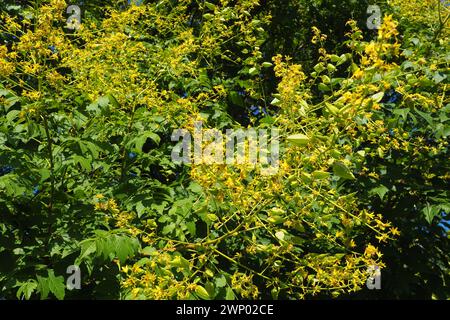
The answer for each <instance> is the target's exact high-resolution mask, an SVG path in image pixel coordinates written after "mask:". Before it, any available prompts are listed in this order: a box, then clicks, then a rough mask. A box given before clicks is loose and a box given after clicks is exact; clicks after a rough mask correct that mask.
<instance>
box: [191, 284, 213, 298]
mask: <svg viewBox="0 0 450 320" xmlns="http://www.w3.org/2000/svg"><path fill="white" fill-rule="evenodd" d="M195 293H196V294H197V296H198V297H200V298H201V299H203V300H211V297H210V296H209V293H208V291H206V289H205V288H203V287H202V286H199V285H197V287H196V288H195Z"/></svg>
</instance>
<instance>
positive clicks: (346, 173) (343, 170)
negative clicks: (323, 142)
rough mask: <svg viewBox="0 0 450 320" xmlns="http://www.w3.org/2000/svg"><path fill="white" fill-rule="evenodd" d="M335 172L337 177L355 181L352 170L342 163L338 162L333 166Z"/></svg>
mask: <svg viewBox="0 0 450 320" xmlns="http://www.w3.org/2000/svg"><path fill="white" fill-rule="evenodd" d="M333 172H334V174H335V175H337V176H338V177H340V178H343V179H348V180H354V179H355V176H354V175H353V173H352V172H351V171H350V169H349V168H348V167H347V166H346V165H345V164H344V163H342V162H340V161H336V162H335V163H334V164H333Z"/></svg>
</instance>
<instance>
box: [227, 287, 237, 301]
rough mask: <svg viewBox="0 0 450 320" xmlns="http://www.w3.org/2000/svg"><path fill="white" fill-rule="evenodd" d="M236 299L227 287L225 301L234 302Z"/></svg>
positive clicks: (231, 290)
mask: <svg viewBox="0 0 450 320" xmlns="http://www.w3.org/2000/svg"><path fill="white" fill-rule="evenodd" d="M234 299H236V296H235V295H234V292H233V289H231V288H230V287H227V289H226V294H225V300H234Z"/></svg>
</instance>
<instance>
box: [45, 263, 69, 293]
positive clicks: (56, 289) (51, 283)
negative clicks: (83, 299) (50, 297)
mask: <svg viewBox="0 0 450 320" xmlns="http://www.w3.org/2000/svg"><path fill="white" fill-rule="evenodd" d="M48 287H49V289H50V292H51V293H53V294H54V295H55V297H56V298H57V299H58V300H63V299H64V295H65V289H66V285H65V283H64V277H63V276H58V277H56V276H55V273H54V271H53V270H51V269H50V270H48Z"/></svg>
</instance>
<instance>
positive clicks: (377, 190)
mask: <svg viewBox="0 0 450 320" xmlns="http://www.w3.org/2000/svg"><path fill="white" fill-rule="evenodd" d="M388 191H389V189H388V188H386V187H385V186H383V185H380V186H379V187H376V188H373V189H372V190H370V193H371V194H377V195H378V196H379V197H380V199H381V200H383V198H384V195H385V194H386V193H387V192H388Z"/></svg>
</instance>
